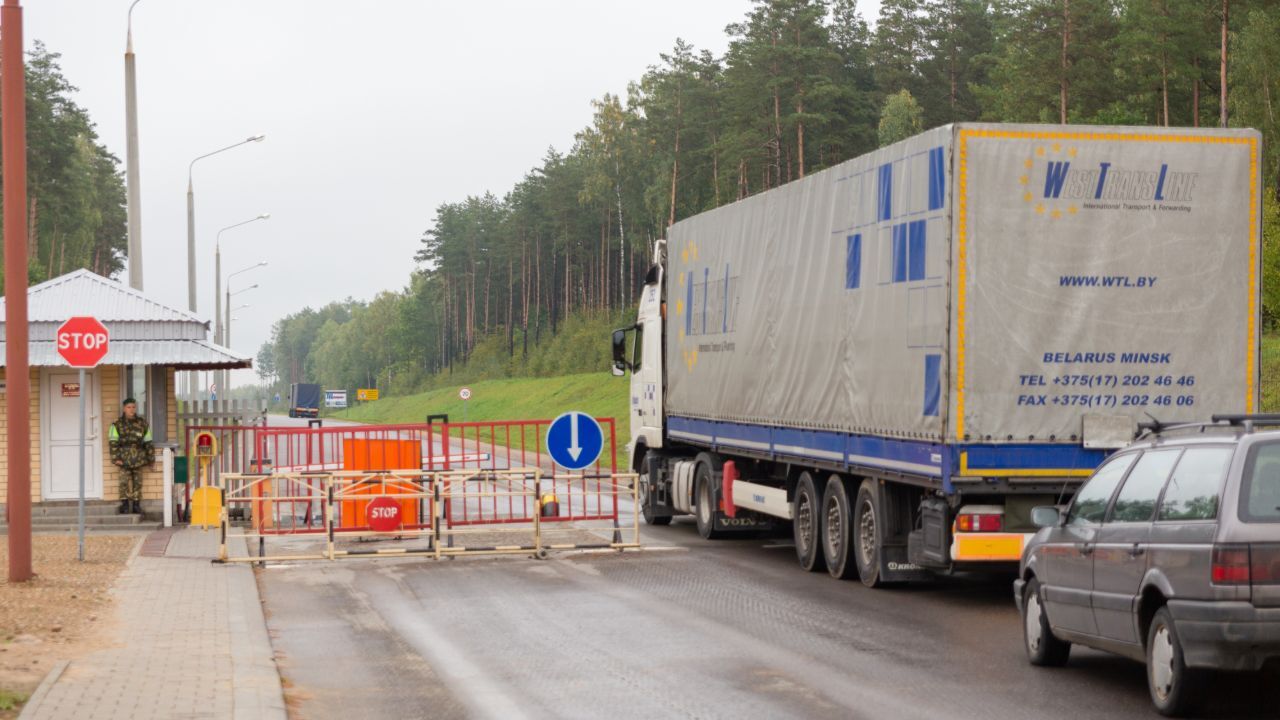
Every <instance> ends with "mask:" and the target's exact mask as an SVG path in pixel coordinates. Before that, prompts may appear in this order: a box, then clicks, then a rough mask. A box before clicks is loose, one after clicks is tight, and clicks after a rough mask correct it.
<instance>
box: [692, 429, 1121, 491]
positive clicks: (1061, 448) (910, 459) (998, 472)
mask: <svg viewBox="0 0 1280 720" xmlns="http://www.w3.org/2000/svg"><path fill="white" fill-rule="evenodd" d="M667 428H668V433H669V434H670V435H671V437H673V438H677V439H683V440H691V441H694V442H697V443H701V444H703V445H706V446H708V447H711V448H714V449H726V448H745V449H750V450H755V451H758V452H764V453H768V454H769V455H770V456H771V457H783V458H788V457H791V458H812V459H816V460H826V461H830V462H838V463H840V464H841V465H844V466H846V467H849V466H862V467H872V468H878V469H882V470H889V471H895V472H907V473H912V474H915V475H921V476H925V477H934V478H939V479H941V480H942V483H943V489H944V490H945V491H947V492H951V491H952V483H951V480H952V478H953V477H956V476H968V477H1053V478H1059V479H1060V478H1084V477H1087V476H1088V475H1089V474H1091V473H1092V472H1093V469H1094V468H1096V467H1097V466H1098V465H1100V464H1101V463H1102V461H1103V460H1104V459H1106V457H1107V454H1108V453H1107V452H1106V451H1103V450H1086V449H1085V448H1083V447H1081V446H1079V445H1058V444H1055V445H1049V444H1047V443H1046V444H1041V443H1009V444H1004V445H992V444H986V445H984V444H962V445H944V444H941V443H934V442H927V441H919V440H896V439H893V438H884V437H878V436H875V435H859V434H855V433H843V432H837V431H829V430H802V429H797V428H775V427H769V426H766V425H755V424H750V423H736V422H722V421H717V420H700V419H696V418H687V417H680V416H674V415H673V416H671V417H669V418H668V420H667Z"/></svg>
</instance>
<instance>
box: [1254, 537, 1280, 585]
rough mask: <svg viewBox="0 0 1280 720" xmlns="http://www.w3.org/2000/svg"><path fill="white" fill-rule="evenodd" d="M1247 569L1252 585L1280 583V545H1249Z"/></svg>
mask: <svg viewBox="0 0 1280 720" xmlns="http://www.w3.org/2000/svg"><path fill="white" fill-rule="evenodd" d="M1249 569H1250V576H1251V577H1250V580H1251V581H1252V582H1253V584H1254V585H1280V545H1251V546H1250V548H1249Z"/></svg>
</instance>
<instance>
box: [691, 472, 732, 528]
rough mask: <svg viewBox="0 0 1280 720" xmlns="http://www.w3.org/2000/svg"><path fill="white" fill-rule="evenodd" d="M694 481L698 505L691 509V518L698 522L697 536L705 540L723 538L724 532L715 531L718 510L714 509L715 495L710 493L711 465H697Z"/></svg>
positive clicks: (712, 479) (712, 480) (711, 488)
mask: <svg viewBox="0 0 1280 720" xmlns="http://www.w3.org/2000/svg"><path fill="white" fill-rule="evenodd" d="M694 479H695V482H696V483H697V486H698V490H697V493H698V494H697V498H698V503H697V506H696V507H695V508H694V509H693V516H694V517H695V518H696V519H697V521H698V534H699V535H701V536H702V537H703V538H704V539H706V540H719V539H721V538H723V537H724V536H725V532H724V531H723V530H717V529H716V515H718V514H719V512H720V509H719V508H717V507H716V501H715V493H714V492H712V490H713V489H714V488H713V486H712V483H713V482H714V478H713V477H712V475H711V465H709V464H708V463H705V462H700V463H698V470H697V472H696V473H695V475H694Z"/></svg>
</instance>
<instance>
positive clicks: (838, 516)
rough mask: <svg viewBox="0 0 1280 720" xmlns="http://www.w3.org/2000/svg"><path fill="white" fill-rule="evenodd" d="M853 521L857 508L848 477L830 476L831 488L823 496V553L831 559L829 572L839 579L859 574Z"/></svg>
mask: <svg viewBox="0 0 1280 720" xmlns="http://www.w3.org/2000/svg"><path fill="white" fill-rule="evenodd" d="M852 520H853V509H852V507H850V505H849V490H848V488H847V487H846V486H845V482H844V478H842V477H840V476H839V475H832V476H831V477H830V478H828V479H827V491H826V493H825V494H824V495H823V497H822V554H823V556H824V557H825V558H826V560H827V572H829V573H831V577H833V578H837V579H839V580H849V579H852V578H854V577H856V576H857V574H858V565H857V563H856V562H854V559H853V550H852V548H850V543H849V540H850V539H851V538H852V535H850V534H849V524H850V522H852Z"/></svg>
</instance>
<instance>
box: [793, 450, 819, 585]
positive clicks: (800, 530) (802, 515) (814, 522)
mask: <svg viewBox="0 0 1280 720" xmlns="http://www.w3.org/2000/svg"><path fill="white" fill-rule="evenodd" d="M821 529H822V494H821V493H819V492H818V484H817V483H816V482H815V481H814V479H813V476H812V475H810V474H809V473H808V472H803V473H800V480H799V482H797V483H796V492H795V495H793V496H792V498H791V532H792V534H793V535H794V537H795V541H796V559H797V560H799V561H800V567H802V568H804V569H805V570H808V571H809V572H821V571H822V570H824V569H825V568H826V566H827V565H826V560H825V558H823V556H822V533H821Z"/></svg>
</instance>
